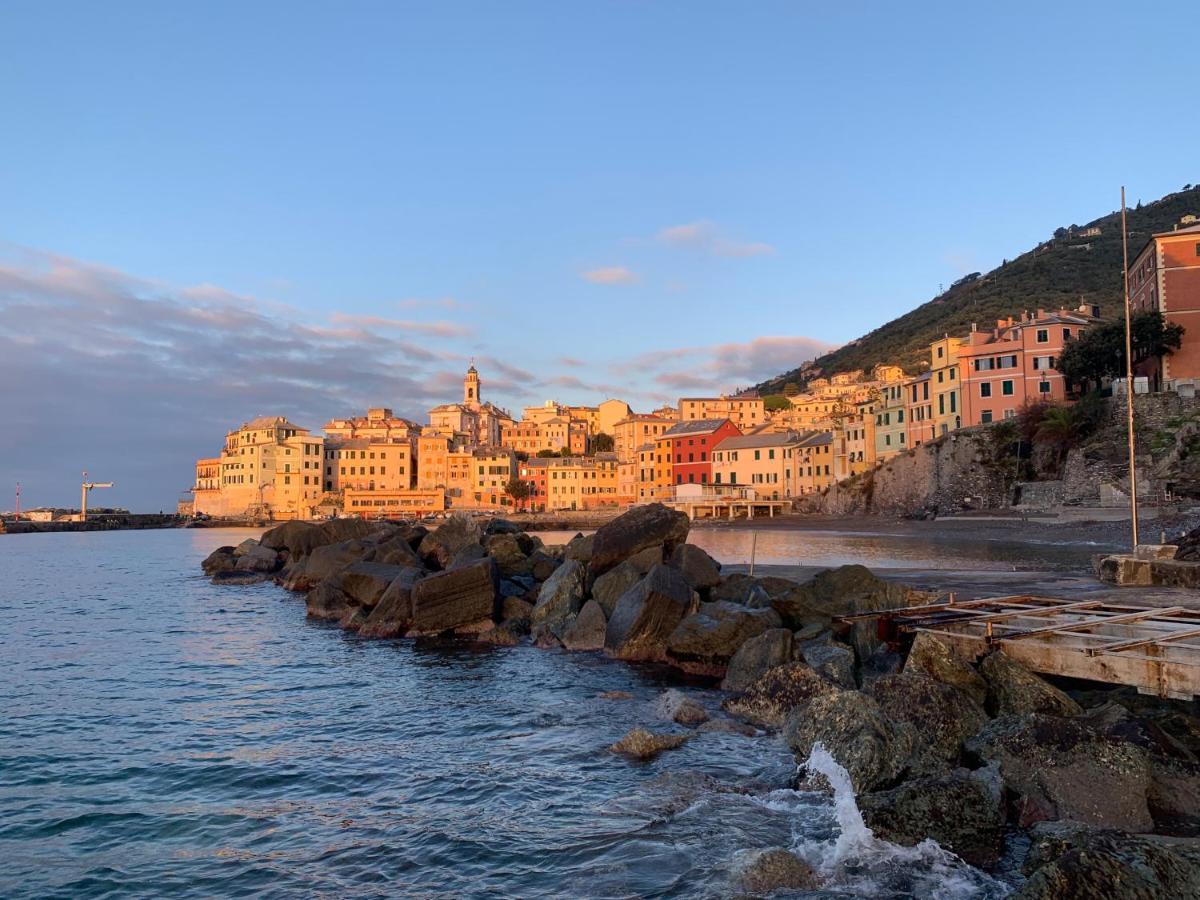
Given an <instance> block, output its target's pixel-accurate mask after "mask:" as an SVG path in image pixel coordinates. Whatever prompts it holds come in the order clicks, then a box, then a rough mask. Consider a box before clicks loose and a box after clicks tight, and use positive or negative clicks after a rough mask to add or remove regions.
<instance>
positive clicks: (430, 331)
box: [329, 312, 472, 337]
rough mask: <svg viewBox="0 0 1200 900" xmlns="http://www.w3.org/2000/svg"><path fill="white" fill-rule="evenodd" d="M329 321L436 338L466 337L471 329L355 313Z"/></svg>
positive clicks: (447, 324) (334, 314)
mask: <svg viewBox="0 0 1200 900" xmlns="http://www.w3.org/2000/svg"><path fill="white" fill-rule="evenodd" d="M329 321H330V322H331V323H332V324H334V325H352V326H356V327H359V328H390V329H396V330H398V331H411V332H413V333H414V334H426V335H432V336H434V337H466V336H467V335H469V334H471V333H472V332H471V329H470V328H468V327H467V326H465V325H460V324H458V323H457V322H446V321H437V322H422V321H419V320H416V319H390V318H387V317H385V316H369V315H357V314H354V313H343V312H334V313H330V315H329Z"/></svg>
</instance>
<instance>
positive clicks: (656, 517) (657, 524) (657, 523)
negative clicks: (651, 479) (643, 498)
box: [589, 503, 690, 581]
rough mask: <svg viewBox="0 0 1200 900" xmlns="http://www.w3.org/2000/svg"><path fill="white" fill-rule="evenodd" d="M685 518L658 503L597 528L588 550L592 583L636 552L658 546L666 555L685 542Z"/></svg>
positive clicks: (634, 509) (638, 507)
mask: <svg viewBox="0 0 1200 900" xmlns="http://www.w3.org/2000/svg"><path fill="white" fill-rule="evenodd" d="M689 524H690V523H689V522H688V517H687V516H686V515H685V514H684V513H681V512H675V511H674V510H671V509H668V508H667V507H665V506H663V505H662V504H661V503H650V504H647V505H645V506H635V507H634V508H633V509H631V510H630V511H629V512H627V513H624V514H623V515H620V516H618V517H617V518H615V519H613V520H612V521H611V522H608V523H606V524H604V525H603V526H601V527H600V529H599V530H598V531H597V532H596V534H595V536H594V540H593V541H592V548H591V559H590V561H589V571H590V573H591V578H592V580H593V581H594V580H595V579H596V578H598V577H600V576H601V575H603V574H604V573H605V572H607V571H608V570H609V569H612V568H614V567H616V566H617V565H619V564H620V563H621V562H623V561H624V560H626V559H629V557H631V556H633V555H634V554H636V553H640V552H641V551H643V550H646V549H647V548H650V547H653V546H655V545H656V544H661V545H662V546H663V550H664V552H665V553H671V552H673V551H674V549H675V547H676V546H677V545H679V544H682V543H683V542H684V541H686V540H687V535H688V527H689Z"/></svg>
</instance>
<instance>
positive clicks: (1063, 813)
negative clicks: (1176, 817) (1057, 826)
mask: <svg viewBox="0 0 1200 900" xmlns="http://www.w3.org/2000/svg"><path fill="white" fill-rule="evenodd" d="M965 750H966V752H967V753H969V754H971V755H973V756H975V757H977V758H979V759H982V760H983V761H984V762H987V763H996V764H998V765H999V768H1000V776H1001V778H1003V779H1004V787H1005V790H1006V792H1007V793H1008V795H1009V797H1010V814H1011V816H1012V817H1013V819H1014V820H1015V822H1016V824H1017V825H1018V826H1020V827H1022V828H1028V827H1029V826H1030V825H1033V824H1034V823H1036V822H1042V821H1048V820H1053V819H1071V820H1073V821H1076V822H1082V823H1084V824H1087V825H1098V826H1101V827H1105V828H1119V829H1121V830H1123V831H1148V830H1150V829H1151V828H1152V827H1153V824H1154V823H1153V819H1152V818H1151V815H1150V810H1149V806H1148V794H1149V791H1150V766H1149V759H1148V757H1147V754H1146V751H1145V750H1143V749H1142V748H1140V747H1138V746H1136V745H1134V744H1131V743H1128V742H1125V741H1122V740H1119V739H1116V738H1113V737H1110V736H1108V735H1106V734H1104V733H1102V732H1100V731H1097V730H1096V729H1094V728H1093V727H1092V726H1090V725H1089V724H1088V723H1087V722H1085V721H1083V720H1081V719H1078V718H1062V717H1059V716H1047V715H1042V714H1040V713H1033V714H1030V715H1025V716H1002V717H1001V718H998V719H994V720H992V721H991V722H989V723H988V724H987V725H985V726H984V727H983V728H982V729H981V730H980V732H979V733H978V734H977V735H975V736H974V737H972V738H970V739H969V740H967V741H966V743H965Z"/></svg>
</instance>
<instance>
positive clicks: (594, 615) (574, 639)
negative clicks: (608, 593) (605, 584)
mask: <svg viewBox="0 0 1200 900" xmlns="http://www.w3.org/2000/svg"><path fill="white" fill-rule="evenodd" d="M607 628H608V620H607V619H605V618H604V610H602V609H601V608H600V604H599V603H597V602H596V601H595V600H589V601H587V603H585V604H583V608H582V609H580V610H579V615H577V616H576V617H575V619H574V620H573V621H572V622H571V624H570V625H568V626H567V627H566V629H565V630H564V631H563V634H562V645H563V646H564V647H566V648H567V649H568V650H603V649H604V633H605V631H606V630H607Z"/></svg>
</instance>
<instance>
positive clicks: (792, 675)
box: [722, 662, 838, 728]
mask: <svg viewBox="0 0 1200 900" xmlns="http://www.w3.org/2000/svg"><path fill="white" fill-rule="evenodd" d="M837 690H838V687H837V686H836V685H834V684H832V683H831V682H830V681H828V680H827V679H825V678H822V677H821V676H820V675H818V674H817V673H816V672H814V671H813V669H812V667H811V666H810V665H809V664H808V663H804V662H790V663H786V664H785V665H782V666H776V667H775V668H774V669H770V670H768V671H767V672H765V673H764V674H763V675H762V676H761V677H759V678H758V680H756V681H755V682H754V683H753V684H751V685H750V686H749V687H748V688H746V692H745V693H744V694H742V695H741V696H740V697H734V698H732V699H730V700H726V701H725V703H724V704H722V705H723V706H724V708H725V709H726V710H727V711H728V712H731V713H733V714H734V715H735V716H740V717H742V718H743V719H747V720H749V721H751V722H753V723H755V724H756V725H762V726H764V727H766V728H778V727H780V726H781V725H783V723H784V722H785V721H786V720H787V717H788V716H789V715H790V714H791V712H792V711H793V710H794V709H796V708H797V707H801V706H804V705H806V704H807V703H808V702H809V701H810V700H812V699H813V698H814V697H817V696H820V695H822V694H829V693H833V692H836V691H837Z"/></svg>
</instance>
